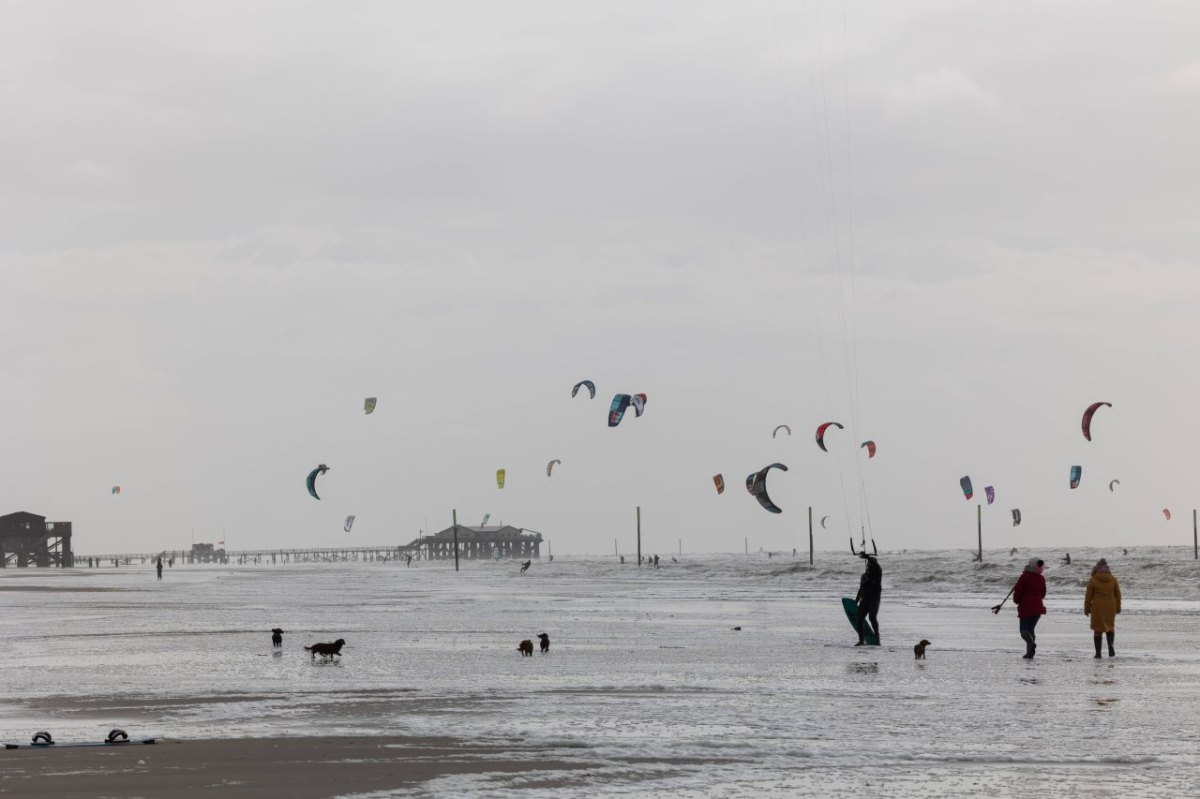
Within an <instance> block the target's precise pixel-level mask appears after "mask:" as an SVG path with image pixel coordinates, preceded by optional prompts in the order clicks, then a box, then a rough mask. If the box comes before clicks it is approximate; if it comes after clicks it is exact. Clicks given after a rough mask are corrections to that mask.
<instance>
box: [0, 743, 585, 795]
mask: <svg viewBox="0 0 1200 799" xmlns="http://www.w3.org/2000/svg"><path fill="white" fill-rule="evenodd" d="M544 754H545V753H544V752H543V750H541V749H539V748H537V747H532V746H523V745H520V744H515V743H514V744H513V745H512V746H501V745H498V744H485V743H478V742H468V741H465V740H462V739H457V738H433V737H401V736H391V737H370V738H361V737H345V738H342V737H302V738H290V737H288V738H239V739H225V740H211V739H209V740H195V741H191V740H177V739H164V740H160V741H159V742H158V743H155V744H153V745H128V746H120V747H81V748H63V749H15V750H5V751H3V752H0V795H9V796H22V797H56V799H73V798H74V797H79V798H80V799H83V798H84V797H95V796H117V795H120V796H129V797H136V796H155V797H167V798H168V799H190V797H198V796H212V795H213V793H214V792H215V791H219V792H220V795H221V796H230V797H244V798H245V799H260V798H261V799H267V797H280V796H286V797H289V799H330V798H332V797H338V796H345V795H350V794H362V793H370V792H373V791H387V790H400V789H414V788H417V787H419V786H421V785H422V784H424V783H427V782H430V781H431V780H436V779H439V778H442V777H452V776H467V777H481V776H483V775H487V774H493V773H494V774H504V775H513V774H523V775H527V777H526V778H527V779H529V780H531V781H536V783H537V784H538V787H541V788H554V787H556V786H563V787H566V786H568V785H570V784H571V783H572V782H573V781H574V777H573V776H572V772H576V771H580V770H583V769H588V768H591V767H593V766H594V765H595V764H593V763H590V762H587V761H582V760H581V761H578V762H572V761H567V760H564V759H561V757H559V758H556V759H551V758H547V757H545V756H544Z"/></svg>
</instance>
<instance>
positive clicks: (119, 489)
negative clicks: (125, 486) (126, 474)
mask: <svg viewBox="0 0 1200 799" xmlns="http://www.w3.org/2000/svg"><path fill="white" fill-rule="evenodd" d="M112 492H113V493H114V494H120V493H121V487H120V486H113V487H112Z"/></svg>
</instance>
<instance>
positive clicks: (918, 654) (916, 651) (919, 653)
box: [913, 638, 929, 660]
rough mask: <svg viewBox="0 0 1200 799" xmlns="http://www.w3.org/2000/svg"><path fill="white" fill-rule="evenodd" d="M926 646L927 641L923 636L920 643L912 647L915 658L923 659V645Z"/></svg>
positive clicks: (927, 644)
mask: <svg viewBox="0 0 1200 799" xmlns="http://www.w3.org/2000/svg"><path fill="white" fill-rule="evenodd" d="M927 646H929V641H926V640H925V639H924V638H922V639H921V643H919V644H917V645H916V646H914V647H913V654H914V655H916V657H917V660H924V659H925V647H927Z"/></svg>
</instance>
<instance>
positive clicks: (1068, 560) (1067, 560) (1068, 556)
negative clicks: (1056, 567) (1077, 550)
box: [1063, 552, 1071, 566]
mask: <svg viewBox="0 0 1200 799" xmlns="http://www.w3.org/2000/svg"><path fill="white" fill-rule="evenodd" d="M1063 563H1065V564H1066V565H1067V566H1070V565H1071V553H1070V552H1068V553H1067V554H1066V555H1065V556H1064V557H1063Z"/></svg>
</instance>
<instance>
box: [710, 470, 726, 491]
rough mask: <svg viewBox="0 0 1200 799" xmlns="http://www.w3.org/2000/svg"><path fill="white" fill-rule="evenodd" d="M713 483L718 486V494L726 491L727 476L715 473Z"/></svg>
mask: <svg viewBox="0 0 1200 799" xmlns="http://www.w3.org/2000/svg"><path fill="white" fill-rule="evenodd" d="M713 485H715V486H716V487H717V493H718V494H724V493H725V478H724V477H722V476H721V475H719V474H714V475H713Z"/></svg>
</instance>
